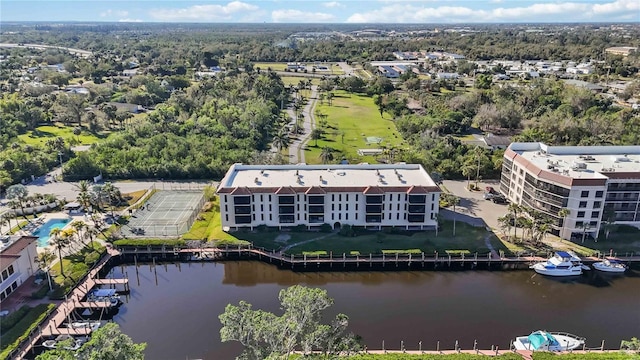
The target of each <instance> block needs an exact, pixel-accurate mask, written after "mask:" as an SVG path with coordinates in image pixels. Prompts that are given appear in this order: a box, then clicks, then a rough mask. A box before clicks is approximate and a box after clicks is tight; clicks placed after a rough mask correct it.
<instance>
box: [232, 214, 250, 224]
mask: <svg viewBox="0 0 640 360" xmlns="http://www.w3.org/2000/svg"><path fill="white" fill-rule="evenodd" d="M235 220H236V224H251V215H236V218H235Z"/></svg>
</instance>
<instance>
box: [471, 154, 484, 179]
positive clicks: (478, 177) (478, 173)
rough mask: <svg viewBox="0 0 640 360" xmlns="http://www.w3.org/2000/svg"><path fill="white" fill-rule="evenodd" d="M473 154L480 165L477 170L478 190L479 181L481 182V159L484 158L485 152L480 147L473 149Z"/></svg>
mask: <svg viewBox="0 0 640 360" xmlns="http://www.w3.org/2000/svg"><path fill="white" fill-rule="evenodd" d="M473 153H474V154H475V155H476V158H477V160H478V165H477V168H476V188H478V181H479V180H480V158H481V157H483V156H484V150H483V149H482V148H481V147H480V146H476V147H475V148H473Z"/></svg>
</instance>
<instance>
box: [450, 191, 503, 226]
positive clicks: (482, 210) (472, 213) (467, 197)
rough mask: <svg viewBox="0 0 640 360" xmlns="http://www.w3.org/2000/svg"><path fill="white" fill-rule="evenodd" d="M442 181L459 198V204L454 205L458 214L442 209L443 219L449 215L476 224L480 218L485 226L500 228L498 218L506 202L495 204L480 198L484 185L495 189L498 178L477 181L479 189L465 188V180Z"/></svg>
mask: <svg viewBox="0 0 640 360" xmlns="http://www.w3.org/2000/svg"><path fill="white" fill-rule="evenodd" d="M442 183H443V186H444V187H445V188H446V189H447V190H448V191H449V192H450V193H452V194H453V195H456V196H457V197H459V198H460V204H459V205H458V206H456V212H457V213H458V214H455V215H454V214H452V211H450V212H449V211H443V214H442V215H443V217H444V218H445V219H447V218H450V217H451V216H457V217H456V219H457V220H461V221H465V222H468V223H471V224H472V225H476V226H477V225H478V224H479V222H478V221H479V220H480V219H482V220H483V221H484V223H485V224H486V226H489V227H491V228H492V229H494V230H497V229H499V228H500V226H499V225H498V218H499V217H501V216H503V215H504V214H506V213H507V206H508V204H495V203H494V202H493V201H490V200H485V199H483V198H482V195H483V194H484V188H485V187H487V186H493V187H494V188H496V189H497V186H498V184H499V181H498V180H485V181H481V182H479V183H478V186H479V187H480V189H481V190H479V191H469V190H466V185H467V181H466V180H462V181H458V180H444V181H443V182H442ZM443 192H444V189H443ZM449 210H452V208H449Z"/></svg>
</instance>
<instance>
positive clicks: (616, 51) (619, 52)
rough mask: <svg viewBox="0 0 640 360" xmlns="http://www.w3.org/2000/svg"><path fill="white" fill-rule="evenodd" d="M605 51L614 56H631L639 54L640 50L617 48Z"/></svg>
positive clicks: (627, 47)
mask: <svg viewBox="0 0 640 360" xmlns="http://www.w3.org/2000/svg"><path fill="white" fill-rule="evenodd" d="M604 51H605V52H606V53H609V54H613V55H622V56H629V55H631V54H633V53H636V52H638V48H637V47H634V46H617V47H610V48H606V49H605V50H604Z"/></svg>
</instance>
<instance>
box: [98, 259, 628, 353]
mask: <svg viewBox="0 0 640 360" xmlns="http://www.w3.org/2000/svg"><path fill="white" fill-rule="evenodd" d="M124 275H128V277H129V279H130V285H131V293H130V296H128V297H127V298H126V299H124V301H125V304H124V305H123V306H122V307H120V310H119V312H118V314H117V315H116V316H115V317H114V320H115V321H116V322H117V323H119V324H120V326H121V328H122V330H123V332H124V333H126V334H128V335H129V336H131V337H132V338H133V340H134V341H136V342H147V344H148V347H147V350H146V354H147V358H149V359H232V358H234V357H235V356H236V355H237V354H239V352H240V351H241V348H240V346H239V345H238V344H234V343H222V342H221V341H220V332H219V331H220V327H221V325H220V322H219V320H218V315H219V314H221V313H222V312H223V311H224V307H225V306H226V305H227V304H229V303H233V304H237V303H238V301H240V300H246V301H248V302H250V303H252V304H253V305H254V308H261V309H265V310H269V311H274V312H276V313H277V312H278V309H279V306H278V300H277V298H278V292H279V291H280V290H281V289H283V288H286V287H288V286H291V285H294V284H303V285H307V286H313V287H321V288H323V289H326V290H327V291H328V293H329V296H331V297H333V298H334V299H335V305H334V306H333V307H332V308H331V309H330V311H328V313H327V314H328V315H329V316H334V315H335V314H336V313H338V312H342V313H345V314H347V315H348V316H349V318H350V326H349V328H350V329H351V331H353V332H354V333H356V334H358V335H360V336H362V338H363V339H364V342H365V344H366V345H367V347H368V348H369V349H380V348H382V342H383V341H384V343H385V348H387V349H399V348H400V346H401V341H403V342H404V346H405V348H407V349H416V350H417V349H418V346H419V342H420V341H421V342H422V348H423V349H433V350H435V348H436V346H437V342H438V341H439V342H440V347H441V348H442V349H445V348H446V349H452V348H453V347H454V344H455V342H456V340H457V341H459V344H460V346H461V347H462V348H467V349H471V348H473V343H474V340H477V342H478V346H479V347H480V348H485V349H487V348H491V346H492V345H496V346H499V347H500V348H501V349H505V348H507V347H508V345H509V343H510V339H513V338H514V337H515V336H520V335H526V334H528V333H530V332H531V331H533V330H538V329H546V330H549V331H566V332H570V333H574V334H577V335H581V336H584V337H586V338H587V346H589V347H599V346H600V344H601V342H602V340H605V347H606V348H618V347H619V345H620V340H621V339H630V338H631V337H633V336H636V337H637V336H640V296H639V294H638V289H639V288H640V273H639V272H638V271H631V272H628V273H627V274H626V275H622V276H620V275H608V274H602V273H596V272H593V271H592V272H590V273H589V274H587V275H583V276H582V277H577V278H574V279H569V280H567V279H556V278H546V277H542V276H540V275H537V274H535V273H533V272H532V271H493V272H492V271H448V272H443V271H441V272H433V271H432V272H409V271H406V272H350V273H341V272H318V273H295V272H292V271H287V270H279V269H277V268H276V267H275V266H272V265H269V264H264V263H260V262H253V261H238V262H231V261H230V262H221V263H179V264H178V263H170V264H158V265H156V268H154V267H153V266H152V265H150V264H143V265H139V266H138V269H137V271H136V267H134V266H117V267H115V268H114V269H113V270H112V273H111V274H110V276H115V277H120V276H124Z"/></svg>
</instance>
